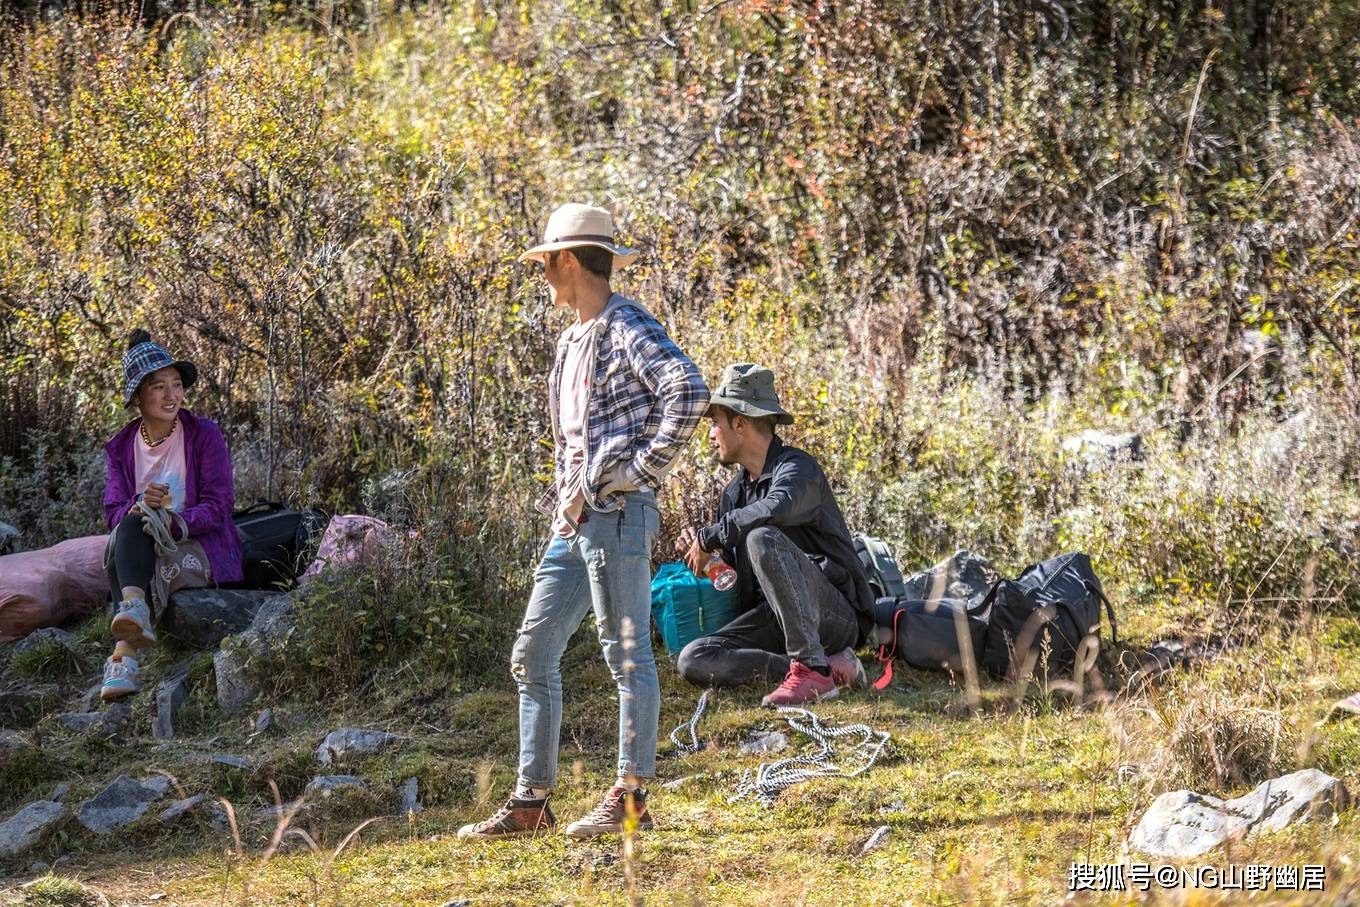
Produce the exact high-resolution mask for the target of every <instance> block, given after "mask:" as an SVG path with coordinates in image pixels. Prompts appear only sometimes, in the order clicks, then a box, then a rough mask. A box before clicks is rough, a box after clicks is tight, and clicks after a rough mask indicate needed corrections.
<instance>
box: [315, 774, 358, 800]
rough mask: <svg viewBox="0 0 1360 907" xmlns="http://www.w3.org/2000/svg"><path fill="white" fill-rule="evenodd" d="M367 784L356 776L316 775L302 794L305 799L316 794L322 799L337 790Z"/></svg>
mask: <svg viewBox="0 0 1360 907" xmlns="http://www.w3.org/2000/svg"><path fill="white" fill-rule="evenodd" d="M367 786H368V784H367V783H366V782H365V781H364V779H363V778H360V777H358V776H357V775H317V776H316V777H315V778H313V779H312V780H311V781H309V782H308V783H307V787H306V789H305V790H303V792H302V794H303V796H305V797H314V796H317V795H318V794H319V795H320V796H322V797H329V796H330V795H331V794H332V793H334V792H335V791H337V790H341V789H343V788H346V787H359V788H363V787H367Z"/></svg>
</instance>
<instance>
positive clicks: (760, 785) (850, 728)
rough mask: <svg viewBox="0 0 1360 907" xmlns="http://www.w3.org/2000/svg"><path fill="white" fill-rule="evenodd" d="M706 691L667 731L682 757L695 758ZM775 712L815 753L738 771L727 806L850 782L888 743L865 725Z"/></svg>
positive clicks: (800, 712) (700, 746)
mask: <svg viewBox="0 0 1360 907" xmlns="http://www.w3.org/2000/svg"><path fill="white" fill-rule="evenodd" d="M710 692H711V691H710V690H704V692H703V693H702V694H701V695H700V696H699V704H698V705H697V706H695V708H694V714H693V715H691V716H690V719H689V721H683V722H681V723H680V724H679V725H678V726H677V727H676V728H675V730H673V731H671V742H672V743H674V744H675V746H676V748H677V749H679V750H680V751H681V752H683V753H695V752H698V751H699V750H701V749H703V744H701V743H700V742H699V735H698V727H699V719H700V718H702V717H703V714H704V710H705V709H706V708H707V706H708V696H709V693H710ZM778 711H779V714H780V715H782V716H783V717H784V718H785V720H786V721H788V724H789V727H790V728H792V729H793V730H795V731H798V732H799V733H801V734H805V735H807V736H808V737H811V738H812V740H813V742H815V743H816V744H817V745H818V747H819V748H818V750H817V752H815V753H808V754H804V755H800V756H790V757H788V758H787V759H780V760H777V761H775V762H762V763H761V764H760V765H759V766H758V767H757V768H756V770H755V771H754V772H750V771H746V772H743V773H742V778H741V783H740V784H738V786H737V790H736V793H734V794H732V795H731V796H730V797H728V798H727V802H728V803H735V802H736V801H738V800H743V799H746V798H751V799H754V800H756V801H758V802H760V803H763V804H765V805H766V806H770V805H772V804H773V803H774V801H775V800H777V799H778V798H779V795H780V794H781V793H783V792H784V791H786V790H788V789H789V788H790V787H793V786H794V785H796V784H802V783H803V782H805V781H811V780H813V779H814V778H853V777H855V776H856V775H861V774H863V773H864V772H867V771H868V770H869V769H871V768H873V766H874V763H876V762H877V761H878V758H879V756H881V755H883V749H884V747H886V746H887V745H888V740H889V739H891V735H890V734H889V733H888V732H887V731H876V730H874V729H873V728H871V727H869V726H868V725H867V724H843V725H834V724H827V723H825V722H823V721H822V719H821V718H819V717H818V716H817V715H816V714H815V713H813V712H810V711H808V710H807V709H799V708H792V707H789V706H784V707H781V708H780V709H779V710H778ZM686 729H688V731H689V737H690V742H689V743H685V742H684V741H682V740H681V739H680V736H681V731H684V730H686ZM852 738H853V739H852ZM849 766H853V767H849Z"/></svg>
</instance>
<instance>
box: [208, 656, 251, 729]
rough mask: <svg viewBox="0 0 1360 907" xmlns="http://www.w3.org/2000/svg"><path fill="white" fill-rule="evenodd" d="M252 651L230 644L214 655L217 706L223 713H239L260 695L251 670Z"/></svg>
mask: <svg viewBox="0 0 1360 907" xmlns="http://www.w3.org/2000/svg"><path fill="white" fill-rule="evenodd" d="M250 659H251V652H250V650H249V648H247V647H246V646H243V645H235V644H228V645H227V646H225V647H223V649H222V650H221V651H220V652H218V653H217V654H216V655H214V656H213V676H214V677H215V678H216V680H217V708H218V709H219V710H220V711H221V712H222V714H223V715H239V714H241V713H242V712H244V711H245V710H246V708H247V707H248V706H249V705H250V704H251V703H252V702H254V701H255V697H256V696H258V695H260V687H259V684H258V683H257V682H256V681H255V678H254V676H253V675H252V674H251V670H250Z"/></svg>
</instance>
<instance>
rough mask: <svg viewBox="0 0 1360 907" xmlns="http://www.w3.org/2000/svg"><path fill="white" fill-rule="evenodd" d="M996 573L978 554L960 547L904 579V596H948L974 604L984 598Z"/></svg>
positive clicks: (924, 597) (930, 598)
mask: <svg viewBox="0 0 1360 907" xmlns="http://www.w3.org/2000/svg"><path fill="white" fill-rule="evenodd" d="M998 578H999V575H998V574H997V572H996V568H995V567H993V566H992V564H991V562H990V561H988V560H987V559H986V558H985V557H982V556H981V555H977V554H974V553H973V552H971V551H967V550H964V549H960V550H958V551H955V552H954V553H953V554H951V555H950V556H949V557H947V558H945V559H944V560H942V561H940V562H939V563H938V564H936V565H935V566H934V567H931V568H930V569H929V570H924V571H922V572H920V573H913V574H912V575H911V576H909V577H907V578H906V580H905V581H904V582H905V583H906V587H907V592H906V595H907V598H917V599H922V600H937V599H941V598H951V599H955V600H957V601H962V602H967V603H968V607H970V608H971V607H974V606H975V605H978V604H980V603H981V602H982V600H983V599H984V598H986V597H987V593H988V592H990V591H991V590H992V586H993V584H995V583H996V581H997V579H998Z"/></svg>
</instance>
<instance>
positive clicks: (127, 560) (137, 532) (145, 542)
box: [104, 513, 156, 609]
mask: <svg viewBox="0 0 1360 907" xmlns="http://www.w3.org/2000/svg"><path fill="white" fill-rule="evenodd" d="M155 569H156V542H155V541H154V540H153V539H152V538H151V536H149V535H147V534H146V533H145V532H143V531H142V515H141V514H140V513H129V514H128V515H127V516H125V517H123V519H122V521H121V522H119V524H118V525H117V526H115V527H114V530H113V557H112V558H111V559H110V560H109V562H108V563H107V564H105V565H104V572H105V573H106V574H108V577H109V594H111V595H112V596H113V604H114V608H115V609H117V607H118V603H119V602H121V601H122V600H123V587H124V586H136V587H138V588H139V589H141V590H142V591H143V592H145V593H146V594H147V595H148V596H149V595H150V594H151V574H152V573H153V572H154V571H155Z"/></svg>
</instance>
